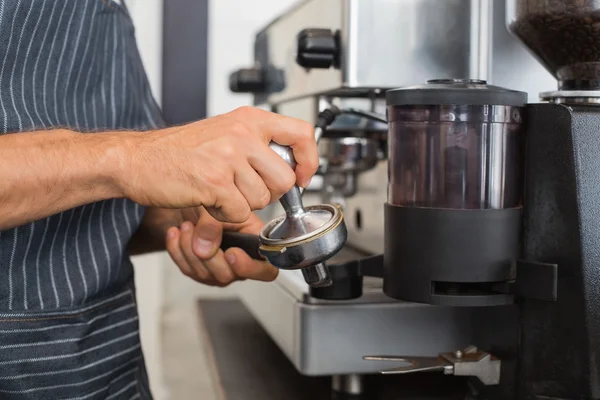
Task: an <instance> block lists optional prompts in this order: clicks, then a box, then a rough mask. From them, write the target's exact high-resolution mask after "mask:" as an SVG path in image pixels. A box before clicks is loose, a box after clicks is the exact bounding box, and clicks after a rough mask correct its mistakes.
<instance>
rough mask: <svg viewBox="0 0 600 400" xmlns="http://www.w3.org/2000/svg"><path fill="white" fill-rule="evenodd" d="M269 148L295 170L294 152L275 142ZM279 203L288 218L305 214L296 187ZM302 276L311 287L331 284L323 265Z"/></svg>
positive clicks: (300, 194) (298, 189)
mask: <svg viewBox="0 0 600 400" xmlns="http://www.w3.org/2000/svg"><path fill="white" fill-rule="evenodd" d="M319 136H320V135H319ZM269 147H270V148H271V149H272V150H273V151H275V153H277V154H278V155H279V156H280V157H281V158H282V159H283V160H284V161H285V162H286V163H287V164H288V165H289V166H290V167H291V168H292V169H293V170H295V169H296V165H297V163H296V159H295V158H294V151H293V150H292V148H291V147H289V146H282V145H280V144H278V143H275V142H271V143H270V144H269ZM279 203H281V206H282V207H283V209H284V210H285V212H286V214H287V217H288V218H297V217H299V216H301V215H302V214H304V213H305V212H306V211H305V209H304V205H303V204H302V191H301V189H300V187H298V185H294V187H293V188H292V189H291V190H290V191H289V192H287V193H286V194H284V195H283V196H281V198H280V199H279ZM302 275H303V276H304V281H305V282H306V283H308V285H309V286H311V287H326V286H330V285H331V284H332V283H333V280H332V279H331V276H330V274H329V269H328V268H327V266H325V264H323V263H321V264H317V265H314V266H311V267H308V268H303V269H302Z"/></svg>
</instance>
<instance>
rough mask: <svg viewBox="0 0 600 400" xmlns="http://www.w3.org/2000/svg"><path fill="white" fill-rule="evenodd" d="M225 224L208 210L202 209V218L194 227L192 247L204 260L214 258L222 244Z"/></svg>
mask: <svg viewBox="0 0 600 400" xmlns="http://www.w3.org/2000/svg"><path fill="white" fill-rule="evenodd" d="M222 235H223V225H222V224H221V223H220V222H219V221H217V220H216V219H214V218H213V217H212V216H211V215H210V214H209V213H208V211H206V210H205V209H203V208H202V209H200V218H199V219H198V223H197V224H196V228H195V229H194V236H193V238H192V247H193V251H194V254H196V256H197V257H198V258H200V259H202V260H207V259H210V258H212V257H213V256H214V255H215V254H216V252H217V251H218V250H219V247H220V246H221V238H222Z"/></svg>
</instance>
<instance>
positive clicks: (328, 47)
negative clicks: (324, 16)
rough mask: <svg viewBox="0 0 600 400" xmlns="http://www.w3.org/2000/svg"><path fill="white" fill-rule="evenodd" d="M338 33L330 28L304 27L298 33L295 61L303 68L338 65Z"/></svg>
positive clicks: (324, 67) (325, 67)
mask: <svg viewBox="0 0 600 400" xmlns="http://www.w3.org/2000/svg"><path fill="white" fill-rule="evenodd" d="M339 56H340V45H339V35H338V34H337V33H334V32H333V31H332V30H330V29H314V28H313V29H304V30H303V31H301V32H300V33H299V34H298V49H297V54H296V62H297V63H298V65H300V66H302V67H304V68H323V69H328V68H331V67H338V66H339Z"/></svg>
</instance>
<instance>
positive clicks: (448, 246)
mask: <svg viewBox="0 0 600 400" xmlns="http://www.w3.org/2000/svg"><path fill="white" fill-rule="evenodd" d="M507 15H508V27H509V29H510V31H511V32H512V33H513V34H515V35H516V36H517V37H519V38H520V40H521V41H522V42H523V43H524V44H525V45H527V46H528V47H529V49H530V50H531V51H532V52H533V53H534V54H535V55H536V56H537V57H538V59H539V60H540V62H541V63H542V64H543V65H544V66H545V67H546V68H547V69H548V70H549V71H550V72H551V73H552V74H553V75H554V76H555V77H556V79H557V81H558V90H557V91H552V92H547V93H542V94H541V98H542V101H543V102H541V103H539V104H525V97H524V94H523V93H519V92H514V91H510V90H506V89H501V88H497V87H493V86H489V85H487V84H485V82H481V81H469V80H444V81H430V82H429V83H428V84H427V85H421V86H417V87H408V88H401V89H396V90H392V91H388V93H387V103H388V119H389V121H390V129H389V137H388V140H389V141H390V144H389V146H390V149H389V159H390V169H389V174H390V176H389V181H390V187H389V191H388V204H387V205H386V217H385V219H386V227H385V232H386V243H385V255H384V269H385V273H384V279H385V281H384V291H385V293H386V294H387V295H389V296H391V297H394V298H397V299H401V300H406V301H412V302H419V303H428V304H434V305H446V306H452V307H470V308H472V311H471V312H472V317H473V318H472V330H473V340H474V343H473V344H474V345H475V346H478V347H479V348H482V349H485V350H486V351H489V352H490V353H491V354H493V356H492V355H491V354H488V353H482V352H480V351H479V350H478V349H477V348H475V347H473V348H470V349H468V350H465V351H464V352H460V351H456V352H454V350H452V349H449V351H451V353H447V354H440V357H438V358H419V357H367V359H383V360H390V361H402V362H408V363H409V365H408V366H401V367H398V368H396V369H391V370H388V371H385V372H388V373H406V372H416V371H433V370H439V371H443V372H444V373H454V374H455V375H458V374H459V372H460V374H462V375H467V376H477V374H479V375H481V374H482V373H483V375H484V378H490V377H492V378H497V379H490V380H489V381H488V382H487V383H486V382H484V385H481V382H482V380H481V379H479V381H478V382H475V381H472V382H471V384H472V386H471V388H472V391H471V392H472V393H471V395H472V398H482V399H488V400H489V399H494V400H496V399H498V400H499V399H518V400H534V399H535V400H549V399H553V400H558V399H561V400H575V399H578V400H579V399H600V108H599V106H600V3H599V2H597V1H592V0H560V1H559V0H509V1H508V13H507ZM518 72H519V71H518V66H516V65H515V73H518ZM510 303H513V305H510ZM511 313H513V314H514V318H510V317H509V314H511ZM494 315H496V316H503V317H502V318H501V319H502V320H501V319H495V318H494V317H493V316H494ZM504 317H506V318H504ZM455 350H456V349H455ZM467 355H468V357H466V356H467ZM496 356H497V357H498V358H496ZM474 360H475V363H474V362H473V361H474ZM484 360H487V361H486V363H483V364H482V365H483V366H484V367H486V368H487V369H486V371H482V369H480V368H479V367H478V363H480V362H481V361H484ZM500 360H501V364H502V365H501V370H500ZM488 373H489V374H488ZM484 380H485V379H484Z"/></svg>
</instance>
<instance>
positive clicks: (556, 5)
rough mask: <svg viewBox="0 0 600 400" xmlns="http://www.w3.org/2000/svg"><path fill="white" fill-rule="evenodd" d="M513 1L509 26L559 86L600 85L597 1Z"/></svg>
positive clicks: (598, 13) (599, 14) (579, 87)
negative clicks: (513, 11)
mask: <svg viewBox="0 0 600 400" xmlns="http://www.w3.org/2000/svg"><path fill="white" fill-rule="evenodd" d="M513 1H514V2H515V15H514V16H513V20H512V21H511V22H510V23H509V29H510V30H511V31H512V32H513V33H514V34H515V35H517V36H518V37H519V38H520V39H521V40H522V41H523V43H524V44H525V45H526V46H528V47H529V48H530V50H531V51H532V52H533V53H535V54H536V55H537V57H538V58H539V59H540V61H541V62H542V63H543V64H544V65H545V67H546V68H547V69H548V70H549V71H550V72H551V73H553V74H554V76H555V77H556V78H557V79H558V80H559V81H560V84H559V85H560V88H561V89H596V88H598V87H600V1H598V0H513Z"/></svg>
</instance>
